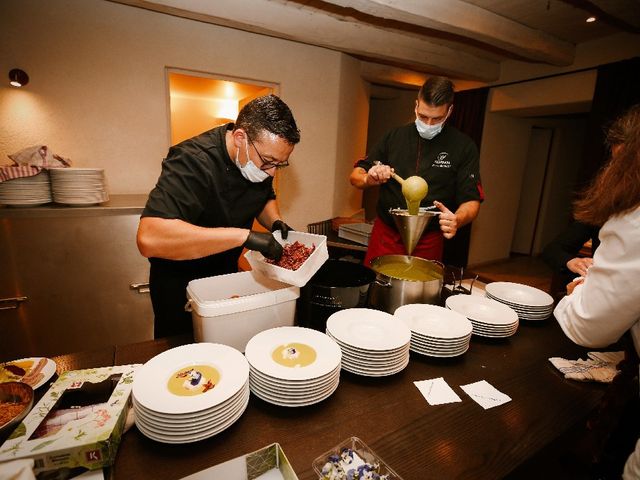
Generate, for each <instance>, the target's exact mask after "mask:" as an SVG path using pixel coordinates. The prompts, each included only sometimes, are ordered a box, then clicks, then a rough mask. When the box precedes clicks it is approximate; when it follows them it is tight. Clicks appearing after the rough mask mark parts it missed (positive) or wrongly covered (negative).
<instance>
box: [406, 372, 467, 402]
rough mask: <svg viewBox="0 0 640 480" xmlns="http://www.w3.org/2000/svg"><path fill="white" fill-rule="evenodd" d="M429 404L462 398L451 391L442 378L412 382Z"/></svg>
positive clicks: (455, 400) (458, 400)
mask: <svg viewBox="0 0 640 480" xmlns="http://www.w3.org/2000/svg"><path fill="white" fill-rule="evenodd" d="M413 383H414V385H415V386H416V387H418V390H420V393H422V396H423V397H424V398H425V399H426V400H427V402H429V405H442V404H444V403H454V402H461V401H462V399H461V398H460V397H459V396H458V395H457V394H456V392H454V391H453V389H452V388H451V387H450V386H449V384H448V383H447V382H445V381H444V378H442V377H440V378H433V379H431V380H421V381H419V382H413Z"/></svg>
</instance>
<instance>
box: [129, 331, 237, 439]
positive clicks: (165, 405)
mask: <svg viewBox="0 0 640 480" xmlns="http://www.w3.org/2000/svg"><path fill="white" fill-rule="evenodd" d="M248 403H249V365H248V363H247V360H246V359H245V358H244V356H243V355H242V353H240V352H239V351H238V350H236V349H234V348H232V347H229V346H227V345H221V344H217V343H196V344H191V345H184V346H181V347H177V348H172V349H171V350H167V351H166V352H163V353H161V354H159V355H157V356H155V357H153V358H152V359H151V360H149V361H148V362H147V363H145V364H144V365H143V366H142V367H141V368H140V369H139V370H138V371H137V372H136V375H135V379H134V381H133V408H134V412H135V417H136V425H137V427H138V429H139V430H140V431H141V432H142V433H143V434H144V435H145V436H147V437H149V438H151V439H152V440H156V441H158V442H163V443H188V442H196V441H198V440H203V439H205V438H209V437H212V436H213V435H216V434H217V433H220V432H222V431H223V430H224V429H226V428H228V427H229V426H231V425H232V424H233V423H234V422H235V421H236V420H238V419H239V418H240V416H241V415H242V413H243V412H244V410H245V408H247V404H248Z"/></svg>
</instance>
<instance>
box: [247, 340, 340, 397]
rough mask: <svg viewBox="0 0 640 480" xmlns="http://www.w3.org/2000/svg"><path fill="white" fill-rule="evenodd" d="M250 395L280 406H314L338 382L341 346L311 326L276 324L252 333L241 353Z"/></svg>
mask: <svg viewBox="0 0 640 480" xmlns="http://www.w3.org/2000/svg"><path fill="white" fill-rule="evenodd" d="M244 354H245V356H246V357H247V360H248V361H249V366H250V372H251V373H250V378H251V380H250V384H251V391H252V392H253V394H254V395H255V396H256V397H258V398H261V399H262V400H264V401H265V402H269V403H273V404H275V405H280V406H283V407H303V406H306V405H313V404H314V403H318V402H321V401H322V400H324V399H326V398H328V397H329V396H331V394H332V393H333V392H335V390H336V389H337V388H338V383H339V382H340V359H341V353H340V347H338V345H337V344H336V342H334V341H333V340H331V339H330V338H329V337H327V336H326V335H325V334H324V333H322V332H318V331H316V330H311V329H310V328H302V327H277V328H272V329H269V330H265V331H262V332H260V333H258V334H257V335H255V336H254V337H253V338H251V340H249V343H247V346H246V348H245V352H244Z"/></svg>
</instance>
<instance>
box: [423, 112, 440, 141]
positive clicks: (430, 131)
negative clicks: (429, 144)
mask: <svg viewBox="0 0 640 480" xmlns="http://www.w3.org/2000/svg"><path fill="white" fill-rule="evenodd" d="M443 126H444V120H443V121H442V122H440V123H436V124H435V125H427V124H426V123H424V122H423V121H422V120H420V119H419V118H417V117H416V129H418V135H420V136H421V137H422V138H424V139H425V140H431V139H432V138H433V137H435V136H436V135H438V134H439V133H440V132H441V131H442V127H443Z"/></svg>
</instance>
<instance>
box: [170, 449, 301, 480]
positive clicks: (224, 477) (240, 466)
mask: <svg viewBox="0 0 640 480" xmlns="http://www.w3.org/2000/svg"><path fill="white" fill-rule="evenodd" d="M265 474H266V475H265ZM262 475H265V477H267V475H268V478H278V476H280V477H282V478H283V480H298V476H297V475H296V472H294V471H293V468H291V464H290V463H289V460H288V459H287V457H286V455H285V454H284V451H283V450H282V447H281V446H280V444H279V443H272V444H271V445H267V446H266V447H264V448H261V449H260V450H257V451H255V452H253V453H249V454H247V455H243V456H241V457H236V458H234V459H233V460H229V461H228V462H224V463H221V464H219V465H215V466H213V467H211V468H207V469H205V470H201V471H199V472H197V473H194V474H193V475H189V476H188V477H184V478H182V480H230V479H233V480H255V479H259V478H260V477H261V476H262ZM265 477H263V478H265Z"/></svg>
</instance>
